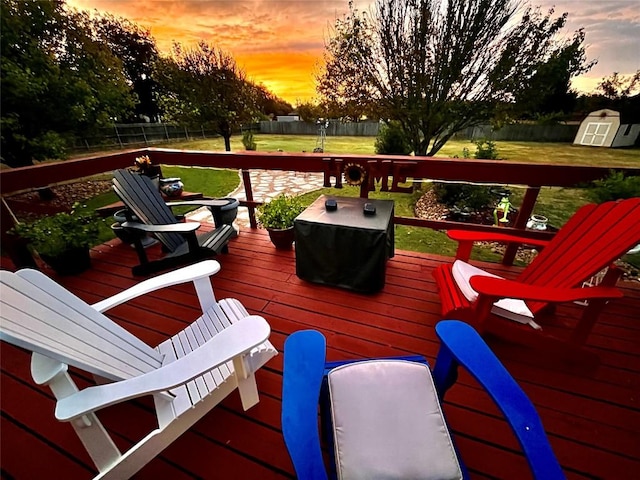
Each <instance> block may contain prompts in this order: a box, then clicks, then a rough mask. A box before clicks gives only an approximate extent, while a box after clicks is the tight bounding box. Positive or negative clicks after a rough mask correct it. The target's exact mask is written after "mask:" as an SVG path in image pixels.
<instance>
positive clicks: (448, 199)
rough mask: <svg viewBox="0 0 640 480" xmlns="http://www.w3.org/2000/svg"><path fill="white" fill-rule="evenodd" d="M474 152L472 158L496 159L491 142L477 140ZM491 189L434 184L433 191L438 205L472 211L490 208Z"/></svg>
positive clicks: (492, 196) (492, 195) (465, 154)
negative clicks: (466, 208) (442, 204)
mask: <svg viewBox="0 0 640 480" xmlns="http://www.w3.org/2000/svg"><path fill="white" fill-rule="evenodd" d="M473 143H475V145H476V152H475V153H474V155H473V158H478V159H485V160H496V159H497V158H498V148H497V145H496V143H495V142H494V141H492V140H486V139H482V140H477V141H475V142H473ZM462 154H463V156H464V158H469V157H470V154H469V149H468V148H465V149H464V150H463V151H462ZM491 189H492V187H489V186H485V185H469V184H466V183H440V182H434V184H433V190H434V192H435V194H436V198H437V199H438V201H439V202H440V203H444V204H445V205H447V206H448V207H454V206H455V207H459V208H463V207H469V208H471V209H473V210H476V211H477V210H481V209H483V208H485V207H488V206H490V205H491V204H492V203H493V201H494V200H495V194H493V193H492V191H491Z"/></svg>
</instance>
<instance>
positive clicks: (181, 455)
mask: <svg viewBox="0 0 640 480" xmlns="http://www.w3.org/2000/svg"><path fill="white" fill-rule="evenodd" d="M149 253H150V256H151V257H155V256H159V255H161V254H160V252H159V248H158V247H157V246H156V247H152V248H151V249H149ZM92 258H93V266H92V268H91V269H90V270H89V271H87V272H85V273H83V274H81V275H78V276H73V277H61V278H57V280H59V281H60V282H61V283H62V284H63V285H65V286H66V287H67V288H69V289H70V290H71V291H73V292H74V293H75V294H76V295H78V296H79V297H80V298H82V299H84V300H86V301H88V302H96V301H99V300H101V299H103V298H105V297H107V296H109V295H113V294H114V293H117V292H119V291H121V290H122V289H124V288H127V287H129V286H131V285H133V284H135V283H136V282H137V281H139V278H134V277H133V276H132V275H131V267H132V266H133V265H135V264H136V262H137V260H136V255H135V251H134V250H133V249H132V248H131V247H129V246H127V245H122V244H121V243H120V242H119V241H117V240H114V241H112V242H109V243H107V244H104V245H101V246H98V247H96V248H94V249H93V251H92ZM218 260H219V261H220V263H221V265H222V270H221V271H220V272H219V274H218V275H216V276H215V277H214V279H213V283H214V287H215V291H216V294H217V295H218V297H219V298H224V297H235V298H238V299H239V300H240V301H242V302H243V303H244V304H245V306H246V307H247V309H248V310H249V311H250V313H253V314H259V315H262V316H264V317H265V318H266V319H267V320H268V321H269V323H270V325H271V328H272V334H271V341H272V342H273V344H274V345H275V346H276V348H278V349H279V350H280V351H282V348H283V344H284V341H285V339H286V337H287V336H288V335H289V334H290V333H292V332H294V331H296V330H300V329H305V328H315V329H318V330H319V331H321V332H322V333H323V334H325V336H326V337H327V343H328V349H327V357H328V358H329V359H331V360H338V359H344V358H366V357H376V356H393V355H406V354H420V355H424V356H426V357H427V359H428V360H429V361H430V362H433V360H434V359H435V356H436V354H437V350H438V340H437V338H436V336H435V332H434V328H433V327H434V326H435V324H436V323H437V322H438V321H439V319H440V302H439V297H438V293H437V291H436V287H435V283H434V281H433V279H432V277H431V270H432V269H433V268H434V267H436V266H437V265H440V264H442V263H443V262H449V261H451V259H450V258H446V257H439V256H435V255H424V254H419V253H416V252H402V251H398V252H396V256H395V257H394V258H393V259H392V260H390V261H389V263H388V268H387V278H386V285H385V288H384V289H383V290H382V291H381V292H379V293H376V294H371V295H360V294H356V293H352V292H348V291H345V290H340V289H335V288H331V287H326V286H320V285H313V284H310V283H307V282H305V281H302V280H300V279H299V278H298V277H297V276H296V275H295V253H294V252H293V251H276V250H275V249H274V248H273V247H272V246H271V244H270V242H269V239H268V237H267V236H266V234H265V233H264V232H263V231H259V230H258V231H255V230H243V231H242V233H241V235H240V236H239V237H238V238H236V239H234V240H233V241H232V242H231V244H230V251H229V253H228V254H226V255H220V256H219V257H218ZM0 265H2V267H3V268H9V269H11V268H12V265H11V262H9V261H7V260H6V259H3V261H2V262H0ZM481 265H482V266H484V267H487V268H489V269H490V270H491V271H493V272H496V273H498V274H501V275H504V276H506V277H509V276H513V275H515V274H516V273H517V271H518V269H517V268H513V267H504V266H502V265H496V264H481ZM45 271H47V270H45ZM47 272H48V271H47ZM48 273H49V272H48ZM52 276H53V275H52ZM620 285H621V287H622V288H623V290H624V292H625V298H623V299H621V300H616V301H614V302H611V304H609V305H607V307H606V308H605V311H604V312H603V314H602V315H601V317H600V319H599V321H598V324H597V325H596V327H595V328H594V331H593V333H592V335H591V336H590V337H589V341H588V348H589V349H590V350H592V351H593V352H596V353H597V354H598V355H599V356H600V365H599V367H598V368H597V369H596V370H592V369H591V370H590V369H582V368H580V366H579V365H577V366H576V365H562V364H556V363H554V362H553V361H552V360H550V359H548V358H544V357H542V356H536V354H535V353H533V354H531V352H525V351H524V350H521V349H519V348H518V347H516V346H514V345H509V344H506V343H505V342H501V341H500V340H496V339H489V342H490V345H491V346H492V347H493V348H494V350H495V351H496V353H497V354H498V356H499V357H500V358H501V359H502V360H503V362H504V363H505V365H506V367H507V369H509V370H510V371H511V372H512V374H513V375H514V376H515V377H516V379H517V380H518V382H519V383H520V385H521V386H522V388H523V389H524V390H525V392H527V394H528V395H529V396H530V398H531V400H532V401H533V403H534V404H535V405H536V407H537V408H538V411H539V413H540V416H541V418H542V420H543V423H544V425H545V428H546V430H547V432H548V434H549V438H550V441H551V443H552V446H553V447H554V450H555V451H556V454H557V456H558V458H559V460H560V462H561V464H562V465H563V468H564V470H565V473H566V475H567V477H568V478H571V479H583V478H624V477H628V478H629V477H632V476H633V475H634V474H635V472H637V471H638V470H639V469H640V449H639V448H638V445H640V405H639V401H640V400H639V397H640V396H639V395H638V391H639V390H640V344H639V343H640V342H639V341H638V340H640V322H638V314H637V312H638V310H639V309H640V288H639V287H638V285H636V284H629V283H621V284H620ZM197 311H198V303H197V299H196V297H195V294H194V292H193V288H192V287H191V286H189V285H184V286H176V287H172V288H171V289H169V290H166V291H164V292H162V293H157V292H156V293H153V294H151V295H149V296H148V297H146V298H142V299H137V300H135V301H133V302H131V303H129V304H127V305H121V306H119V307H116V308H114V309H113V310H112V311H111V312H109V316H111V317H112V318H113V319H114V320H115V321H117V322H118V323H120V324H121V325H123V326H124V327H125V328H127V329H129V330H130V331H132V332H133V333H134V334H136V335H138V336H139V337H140V338H142V339H143V340H144V341H146V342H148V343H149V344H151V345H155V344H157V343H159V342H160V341H161V340H163V339H164V338H166V336H168V335H172V334H174V333H176V332H177V331H179V330H181V329H182V328H183V327H184V325H185V323H186V322H189V321H191V320H193V318H195V316H196V315H197ZM580 311H581V307H578V306H572V305H569V306H562V307H561V308H559V309H558V311H557V315H556V316H555V317H554V318H553V320H552V322H553V324H552V325H550V326H548V329H549V330H550V331H553V332H554V333H555V332H557V333H558V334H559V335H561V334H566V333H568V332H570V330H571V328H573V326H574V325H575V322H576V320H575V317H576V316H577V315H579V314H580ZM0 356H1V362H2V377H1V381H2V389H1V391H0V394H1V402H2V405H1V408H2V441H1V442H0V449H1V450H0V455H1V458H2V466H1V468H2V471H3V473H6V474H7V475H8V476H13V477H14V478H40V477H43V476H45V474H46V473H47V472H51V471H54V470H53V468H55V471H58V472H61V478H63V477H64V478H90V477H91V475H92V471H93V467H92V466H91V463H90V460H89V459H88V456H87V454H86V452H85V451H84V450H83V448H82V446H81V445H80V443H79V441H78V440H77V438H76V437H75V435H74V433H73V431H72V429H71V427H70V426H68V425H65V424H63V423H59V422H56V421H55V420H54V419H53V415H52V412H53V408H54V400H53V398H52V397H51V395H50V394H49V392H48V390H46V389H42V388H40V387H37V386H35V385H34V384H33V382H32V381H31V379H30V376H29V356H28V354H27V353H26V352H24V351H23V350H21V349H18V348H15V347H12V346H8V345H4V344H3V345H2V349H1V350H0ZM74 376H76V378H77V379H78V382H79V383H80V384H88V383H89V382H90V379H89V377H87V376H85V375H83V374H82V373H75V372H74ZM257 380H258V386H259V390H260V392H261V402H260V403H259V404H258V405H257V406H255V407H254V408H252V409H251V410H249V411H248V412H244V411H243V410H242V407H241V404H240V400H239V396H238V395H237V393H236V392H234V393H233V394H232V395H231V396H229V397H228V398H227V399H225V400H224V401H223V402H222V404H221V405H219V406H218V407H216V408H215V409H214V410H213V411H212V412H211V413H210V414H208V415H207V416H206V417H205V418H203V419H202V420H201V421H200V422H198V423H197V424H196V425H195V426H194V427H193V428H192V429H191V430H190V431H189V432H187V433H186V434H185V435H183V436H182V437H180V438H179V439H178V440H176V441H175V442H174V443H173V444H172V445H170V446H169V447H168V448H167V449H166V450H165V451H164V452H163V453H162V454H161V455H160V456H159V457H158V458H156V459H154V460H153V461H152V462H151V463H150V464H149V465H147V466H146V467H145V468H144V469H143V470H142V471H141V472H140V474H139V475H138V476H137V477H136V478H142V479H146V478H158V476H159V475H162V476H163V477H166V478H193V477H201V478H225V479H236V478H237V479H247V478H261V479H271V478H273V479H280V478H292V477H293V468H292V466H291V463H290V461H289V459H288V456H287V454H286V451H285V448H284V443H283V440H282V436H281V432H280V406H281V399H280V396H281V388H282V355H279V356H277V357H276V358H274V359H273V360H272V361H270V362H269V363H268V364H267V365H266V366H265V367H264V368H263V369H261V370H260V371H259V372H258V374H257ZM445 413H446V415H447V417H448V419H449V422H450V425H451V428H452V430H453V432H454V436H455V439H456V442H457V445H458V447H459V449H460V451H461V454H462V456H463V458H464V460H465V462H466V464H467V466H468V468H469V470H470V471H471V473H472V474H473V476H474V478H481V479H485V478H504V479H512V478H529V473H528V468H527V465H526V462H525V460H524V458H523V457H522V455H521V454H520V453H519V448H518V445H517V442H516V440H515V438H514V437H513V435H512V434H511V432H510V430H509V429H508V427H507V425H506V423H505V422H504V420H503V419H502V418H501V416H500V414H499V412H498V411H497V408H496V407H495V405H493V403H492V402H491V400H490V398H489V397H488V396H487V395H486V393H484V392H483V391H482V390H481V389H480V388H479V386H478V385H477V384H476V383H475V381H474V380H473V379H471V378H470V377H469V376H468V375H466V374H464V373H463V374H462V375H461V377H460V381H459V385H457V386H456V387H454V388H453V389H452V390H451V391H450V392H449V394H448V395H447V398H446V400H445ZM100 417H101V418H102V419H103V421H104V423H105V425H106V427H107V428H108V429H109V430H111V431H112V432H114V436H115V438H116V442H117V443H118V444H119V445H120V444H122V445H123V446H126V445H128V444H131V443H133V442H135V441H136V438H139V436H140V435H142V434H143V433H144V432H145V428H148V426H149V424H151V423H152V422H153V414H152V412H151V404H150V402H149V400H148V399H139V400H136V401H134V402H128V403H126V404H123V405H117V406H114V407H110V408H108V409H105V410H104V411H103V412H101V413H100ZM131 418H133V419H134V420H133V421H132V420H130V419H131ZM123 419H127V421H123ZM8 439H11V440H10V441H9V440H8ZM25 452H27V453H25ZM33 459H37V460H33ZM48 476H50V475H48Z"/></svg>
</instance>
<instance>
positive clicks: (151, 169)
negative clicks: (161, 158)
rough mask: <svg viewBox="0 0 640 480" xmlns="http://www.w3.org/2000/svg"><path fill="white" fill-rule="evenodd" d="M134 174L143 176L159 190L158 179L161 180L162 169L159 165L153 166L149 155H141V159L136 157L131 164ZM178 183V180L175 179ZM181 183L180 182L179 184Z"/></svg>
mask: <svg viewBox="0 0 640 480" xmlns="http://www.w3.org/2000/svg"><path fill="white" fill-rule="evenodd" d="M132 170H133V171H134V172H137V173H139V174H140V175H145V176H147V177H149V178H150V179H151V181H152V182H153V183H154V185H156V186H158V188H160V178H162V168H161V167H160V165H155V164H154V163H153V162H152V161H151V158H149V155H143V156H141V157H136V159H135V161H134V162H133V169H132ZM177 180H178V181H179V180H180V179H177ZM180 183H182V182H180Z"/></svg>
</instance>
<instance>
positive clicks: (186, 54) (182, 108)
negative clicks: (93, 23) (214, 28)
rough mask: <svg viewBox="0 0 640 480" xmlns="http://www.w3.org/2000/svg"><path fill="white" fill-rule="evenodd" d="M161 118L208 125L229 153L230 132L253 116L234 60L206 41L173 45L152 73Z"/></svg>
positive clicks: (252, 106)
mask: <svg viewBox="0 0 640 480" xmlns="http://www.w3.org/2000/svg"><path fill="white" fill-rule="evenodd" d="M155 78H156V81H157V82H158V84H159V89H160V104H161V108H162V109H163V110H164V117H165V118H167V119H169V120H175V121H180V122H186V123H190V124H193V125H205V124H206V125H211V126H212V127H213V129H214V130H215V131H216V132H218V133H219V134H220V135H222V137H223V138H224V142H225V148H226V150H227V151H230V150H231V133H232V132H233V131H234V130H237V129H238V128H239V127H240V126H241V125H242V124H243V123H246V122H250V121H252V120H253V119H254V117H255V116H256V111H257V108H256V104H255V97H254V95H252V93H253V92H252V90H253V89H252V88H250V84H249V83H248V82H247V80H246V76H245V73H244V71H242V70H241V69H240V68H239V67H238V65H237V64H236V61H235V60H234V58H233V57H232V56H231V55H229V54H228V53H226V52H224V51H222V50H220V49H218V48H215V47H213V46H211V45H209V44H207V43H206V42H202V41H201V42H200V43H198V45H197V46H196V47H193V48H188V47H183V46H182V45H180V44H178V43H176V44H174V48H173V54H172V56H170V57H162V58H161V59H160V60H159V61H158V63H157V71H156V74H155Z"/></svg>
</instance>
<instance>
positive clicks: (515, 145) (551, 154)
mask: <svg viewBox="0 0 640 480" xmlns="http://www.w3.org/2000/svg"><path fill="white" fill-rule="evenodd" d="M254 139H255V141H256V143H257V145H258V151H259V152H277V151H280V150H281V151H283V152H312V151H313V149H314V148H315V146H316V137H315V136H313V135H260V134H256V135H255V136H254ZM374 142H375V137H327V140H326V142H325V152H326V153H338V154H340V153H342V154H347V153H353V154H362V155H373V154H375V151H374ZM496 144H497V147H498V154H499V157H500V158H501V159H504V160H513V161H520V162H531V163H560V164H568V165H603V166H607V167H639V166H640V149H637V148H636V149H620V148H599V147H585V146H582V145H573V144H570V143H541V142H496ZM163 146H166V148H178V149H190V150H212V151H222V150H224V142H223V141H222V139H221V138H214V139H204V140H192V141H189V142H179V143H173V144H166V145H163ZM465 148H467V149H469V151H470V152H471V153H472V154H473V152H475V144H474V143H472V142H470V141H468V140H450V141H449V142H447V144H446V145H445V146H444V147H443V148H442V149H441V150H440V151H439V152H438V153H437V154H436V156H437V157H456V156H457V157H462V156H463V150H464V149H465ZM231 149H232V150H233V151H236V152H237V151H243V150H244V147H243V145H242V142H241V137H240V136H239V135H234V136H233V137H231Z"/></svg>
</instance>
